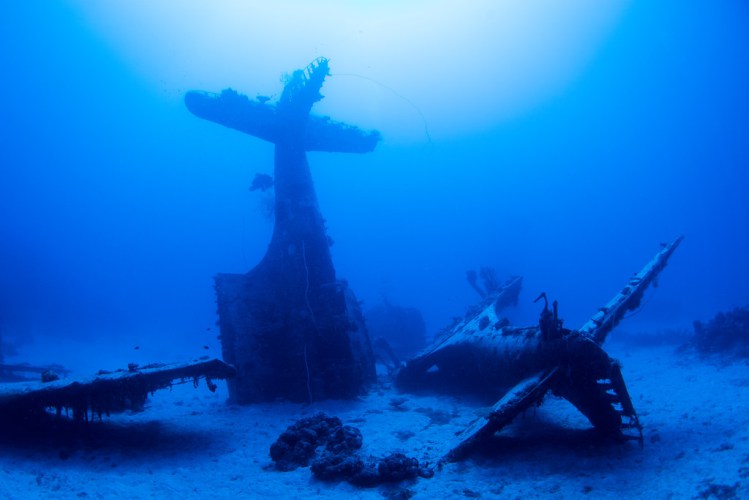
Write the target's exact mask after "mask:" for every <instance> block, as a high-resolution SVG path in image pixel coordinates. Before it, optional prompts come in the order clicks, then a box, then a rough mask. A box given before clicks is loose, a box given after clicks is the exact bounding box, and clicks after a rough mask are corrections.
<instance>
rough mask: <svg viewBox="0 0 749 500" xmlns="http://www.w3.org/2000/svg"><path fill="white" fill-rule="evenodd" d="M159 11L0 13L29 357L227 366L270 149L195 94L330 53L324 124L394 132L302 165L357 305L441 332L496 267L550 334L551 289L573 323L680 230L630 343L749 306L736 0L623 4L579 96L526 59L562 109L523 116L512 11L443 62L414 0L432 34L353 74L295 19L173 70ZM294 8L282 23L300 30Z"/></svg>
mask: <svg viewBox="0 0 749 500" xmlns="http://www.w3.org/2000/svg"><path fill="white" fill-rule="evenodd" d="M582 3H585V2H581V4H582ZM101 5H106V6H107V8H110V9H112V11H113V12H114V13H112V12H110V13H108V14H107V13H104V14H102V12H99V11H101V10H102V9H104V8H103V7H101ZM154 5H159V8H158V9H157V8H156V7H153V8H154V11H155V10H159V13H160V15H163V10H164V9H167V10H169V9H171V10H172V11H173V16H174V25H172V24H170V23H164V24H162V25H160V27H159V36H158V37H156V36H154V35H153V33H150V34H149V33H148V32H147V30H148V29H149V27H150V28H152V24H153V23H152V22H150V21H148V18H149V16H152V15H153V16H156V14H157V13H156V12H149V10H148V5H147V3H146V7H145V8H144V9H145V10H143V12H142V13H141V15H142V18H141V19H138V18H137V17H133V16H132V15H131V16H130V17H125V16H123V17H122V20H121V23H120V24H118V23H117V19H118V17H117V15H116V9H117V3H116V2H109V3H106V2H104V3H100V4H99V7H96V8H95V7H91V6H90V5H87V4H86V2H65V1H62V0H60V1H57V0H55V1H50V2H44V3H42V2H24V3H20V2H16V3H7V4H4V5H3V6H2V7H0V13H1V16H0V19H2V20H1V21H0V23H1V26H2V29H0V67H2V76H1V77H0V93H1V94H2V96H3V105H2V107H0V110H1V111H0V116H1V117H2V121H1V122H0V123H1V125H0V126H1V127H2V133H1V134H0V155H1V156H2V167H1V168H0V329H1V330H2V335H3V337H4V339H5V341H6V342H10V343H14V344H17V345H19V346H20V347H19V349H20V350H21V357H22V354H23V349H35V350H40V349H41V350H44V349H51V350H52V351H53V350H54V349H55V348H56V347H55V346H51V347H50V346H48V345H39V342H37V343H36V344H34V339H35V338H41V337H45V338H46V337H50V336H51V337H54V338H55V339H57V340H59V342H60V343H64V342H65V340H66V339H87V338H97V339H102V338H103V339H110V338H111V339H130V338H132V339H134V340H133V343H139V344H140V343H142V342H144V341H145V342H148V339H149V338H150V339H154V338H158V339H159V340H162V341H163V340H166V341H169V342H171V343H173V345H174V346H175V350H179V351H181V350H182V349H185V350H188V351H189V350H191V349H193V347H194V348H195V349H198V348H200V347H202V346H203V345H206V344H208V345H210V346H212V347H214V348H216V346H217V341H216V334H217V328H216V326H215V321H216V315H215V298H214V291H213V282H212V279H213V276H214V275H215V274H216V273H218V272H245V271H248V270H249V269H251V268H252V267H253V266H254V265H255V264H256V263H257V262H258V261H259V259H260V258H261V257H262V255H263V253H264V251H265V248H266V246H267V244H268V241H269V239H270V232H271V229H272V220H270V219H269V218H268V217H267V214H266V210H265V207H266V206H267V203H268V200H267V199H265V198H264V196H265V195H261V194H259V193H257V192H250V191H249V189H248V188H249V186H250V184H251V181H252V178H253V176H254V174H255V173H256V172H264V173H270V172H271V171H272V163H273V146H272V145H271V144H268V143H264V142H262V141H260V140H258V139H255V138H251V137H247V136H243V135H242V134H240V133H238V132H235V131H232V130H228V129H224V128H222V127H220V126H218V125H215V124H211V123H208V122H205V121H202V120H199V119H198V118H196V117H194V116H192V115H191V114H190V113H189V112H188V111H187V110H186V108H185V106H184V104H183V102H182V96H183V95H184V93H185V92H186V91H187V90H190V89H200V90H209V91H219V90H221V89H223V88H225V87H234V88H238V89H240V90H241V91H242V92H245V93H247V94H248V95H250V96H254V95H255V93H258V94H263V95H266V94H267V95H272V94H273V93H278V92H280V90H281V86H282V84H281V83H280V82H279V77H280V76H281V74H282V73H284V72H290V71H292V70H294V69H297V68H301V67H304V66H305V65H306V64H307V63H308V62H309V61H310V60H311V59H312V58H314V57H317V56H326V57H328V58H330V60H331V72H332V75H331V76H330V77H329V78H328V82H327V83H326V86H325V87H324V88H323V93H324V94H326V95H327V97H326V99H325V100H324V101H323V102H322V103H320V105H319V108H320V111H321V112H322V113H325V114H330V115H331V116H332V117H333V118H339V119H343V120H347V121H349V120H353V121H352V124H353V125H360V126H362V127H368V128H376V129H379V130H381V131H382V133H383V142H382V144H380V145H379V146H378V148H377V149H376V150H375V152H374V153H371V154H367V155H344V154H331V153H310V154H309V161H310V164H311V166H312V172H313V176H314V179H315V185H316V188H317V192H318V198H319V203H320V207H321V210H322V212H323V214H324V216H325V217H326V219H327V224H328V228H329V233H330V236H331V237H332V238H333V239H334V240H335V245H334V246H333V247H332V251H333V258H334V261H335V264H336V267H337V272H338V275H339V276H340V277H342V278H346V279H348V281H349V283H350V285H351V287H352V288H353V290H354V291H355V292H356V293H357V295H358V296H359V298H360V299H362V300H364V303H365V307H366V305H375V304H377V303H379V302H380V301H381V300H383V298H386V299H387V300H389V301H391V302H393V303H397V304H402V305H404V306H410V307H416V308H418V309H419V310H420V311H421V312H422V314H423V315H424V317H425V319H426V323H427V329H428V331H429V333H430V334H431V333H434V332H436V331H437V330H438V329H439V328H441V327H442V326H444V325H445V324H447V323H449V321H450V319H451V318H452V317H454V316H460V315H462V314H463V313H464V312H465V310H466V308H467V307H468V306H470V305H471V304H472V303H473V302H475V301H476V299H477V296H476V295H475V293H474V292H473V291H472V290H471V288H470V287H469V286H468V285H467V283H466V281H465V272H466V270H468V269H475V268H478V267H480V266H485V265H488V266H493V267H494V268H496V269H497V271H498V273H499V274H500V275H501V276H505V275H506V276H509V275H512V274H520V275H523V276H524V277H525V285H524V286H525V289H524V293H523V295H522V296H521V303H520V305H519V307H518V308H517V309H516V310H515V311H512V312H510V313H509V314H510V315H511V319H512V320H513V321H514V322H517V323H519V324H523V323H526V324H531V323H533V322H535V320H536V317H537V314H538V307H537V305H534V304H533V303H532V300H533V299H534V298H535V297H536V296H537V295H538V293H540V292H541V291H545V292H547V294H549V296H550V297H553V298H555V299H557V300H559V303H560V314H561V316H562V317H564V318H565V319H566V324H567V325H568V326H570V327H574V326H578V325H580V324H582V323H583V322H584V321H585V320H586V319H587V318H588V317H589V316H590V315H591V314H593V313H594V312H595V311H596V309H597V307H598V306H599V305H601V304H603V303H605V301H607V300H608V299H609V298H610V297H611V296H613V295H614V294H615V293H616V292H617V291H618V290H619V289H620V287H621V286H622V285H623V284H624V283H625V282H626V279H627V278H628V277H629V276H630V275H631V274H632V273H634V272H636V271H637V270H639V269H640V267H641V266H642V265H644V264H645V263H646V262H647V261H648V260H649V259H650V258H651V257H652V255H654V253H655V252H656V251H657V250H658V245H659V243H660V242H662V241H668V240H671V239H673V238H675V237H677V236H678V235H682V234H683V235H685V236H686V239H685V241H684V243H683V244H682V247H681V248H680V249H679V250H678V252H677V254H676V255H675V256H674V258H673V259H672V262H671V264H670V265H669V268H668V269H667V270H666V271H665V272H664V274H663V275H662V277H661V286H660V287H659V288H658V289H657V291H656V292H655V293H653V294H652V295H650V296H649V298H648V300H647V302H646V303H645V304H644V307H643V309H642V311H641V312H640V313H638V315H637V316H636V317H634V318H632V319H631V320H630V322H628V323H626V325H623V326H622V327H621V328H622V329H625V328H629V329H641V330H647V331H652V332H657V331H660V330H663V329H674V328H676V329H678V328H686V329H688V328H690V325H691V322H692V321H693V320H695V319H703V320H704V319H709V318H710V317H712V316H713V315H714V314H715V313H716V312H718V311H721V310H728V309H730V308H732V307H734V306H738V305H744V304H746V303H748V302H749V285H747V282H748V278H749V259H747V257H746V256H747V255H749V224H748V222H749V198H747V191H749V174H747V166H748V165H749V141H747V130H749V94H748V93H747V91H746V89H747V88H749V8H748V7H747V6H746V5H745V4H744V2H741V1H732V0H725V1H722V2H718V3H715V2H712V3H711V2H689V3H688V4H684V3H683V2H676V1H667V2H657V3H656V2H647V1H644V0H632V1H629V2H620V3H619V4H617V5H618V10H617V12H616V13H615V14H612V16H613V17H612V18H611V19H609V20H608V21H607V23H608V24H606V28H605V29H604V28H601V29H600V33H599V34H598V35H597V36H595V37H591V38H590V40H592V41H591V42H590V43H588V44H583V46H582V49H580V48H579V47H578V50H583V51H584V55H583V56H576V57H577V59H576V61H577V62H576V63H575V64H571V65H570V66H569V67H570V68H572V69H569V68H568V69H567V70H566V71H567V73H566V76H564V78H561V80H560V81H561V83H556V84H555V85H553V86H550V87H548V88H547V87H544V85H545V84H546V83H548V82H545V81H544V80H543V78H551V77H549V76H546V73H544V72H542V71H540V70H541V69H549V68H550V69H549V70H550V71H551V69H553V68H555V67H557V66H560V65H562V66H563V65H564V61H563V60H561V59H557V58H554V59H551V58H549V59H544V58H540V57H538V55H537V53H531V54H530V55H528V56H527V60H524V61H523V65H519V66H517V67H518V68H520V67H523V68H524V67H525V65H528V66H530V67H532V68H538V70H539V71H538V75H540V76H538V78H539V79H540V80H539V81H535V80H531V79H528V80H527V81H525V80H523V81H521V83H520V84H519V85H520V88H522V89H530V88H535V87H540V88H544V89H545V90H543V91H539V95H538V96H536V97H535V98H528V97H527V96H525V95H523V96H522V100H523V104H522V105H521V104H517V106H516V107H513V105H512V104H513V103H514V102H515V98H514V96H513V95H512V92H515V91H517V89H515V90H513V91H510V90H506V84H507V82H512V81H513V80H514V79H515V78H517V77H518V74H517V73H512V72H507V73H502V72H501V71H498V70H497V69H496V67H495V65H496V64H497V60H495V59H494V58H493V56H492V54H493V49H492V43H495V42H496V43H499V38H501V36H500V35H501V34H502V33H503V32H504V31H508V30H509V29H510V27H509V26H507V25H504V24H503V23H502V20H503V13H502V12H501V9H500V8H499V7H497V8H496V9H494V10H488V11H487V15H486V16H483V15H475V16H470V15H467V16H466V19H469V20H475V19H478V18H482V19H483V18H486V22H487V23H489V25H488V26H485V25H483V24H482V25H481V26H478V25H477V26H471V25H468V26H466V27H465V31H464V32H463V37H462V38H460V39H461V40H463V39H464V38H465V37H467V38H469V39H470V37H471V36H475V37H477V38H478V37H483V38H481V40H478V41H476V43H475V44H468V46H470V47H474V48H475V49H476V51H477V52H474V53H468V52H461V51H458V50H456V51H454V52H449V53H445V54H442V53H430V47H434V50H435V52H436V51H437V50H442V48H444V47H445V46H446V44H447V46H449V44H450V43H453V42H449V41H448V42H446V43H442V44H437V43H436V42H435V43H432V44H431V45H430V43H426V42H425V41H424V36H426V35H430V36H432V37H433V40H440V36H441V35H440V32H438V31H437V28H436V27H435V32H432V31H430V25H429V24H428V23H429V22H432V21H433V19H432V16H431V15H430V6H429V5H427V4H426V3H420V4H419V3H416V8H419V9H423V14H424V16H423V18H424V22H425V24H424V25H423V26H413V27H412V28H413V30H414V33H413V34H411V35H410V34H409V33H407V32H406V33H403V32H399V34H398V36H400V37H402V39H401V40H400V41H396V42H392V40H372V41H371V42H370V43H372V44H376V45H377V46H378V48H379V50H378V51H371V52H365V53H363V54H362V59H363V58H365V57H367V56H370V57H371V58H370V59H369V60H362V61H359V60H356V59H355V58H351V57H350V55H349V54H348V53H345V50H344V49H346V48H347V47H345V46H344V42H343V41H342V42H341V43H340V44H336V43H335V40H336V39H335V38H332V40H333V42H331V41H329V40H328V41H326V42H325V43H322V42H320V43H318V42H317V41H315V40H303V41H299V40H298V39H297V38H296V37H295V36H294V30H295V29H302V28H301V26H303V25H304V23H299V22H289V23H288V24H287V25H286V24H284V23H283V22H281V21H278V23H279V24H278V26H281V27H282V28H283V29H285V30H288V33H287V34H286V36H284V37H282V38H281V39H282V40H285V42H284V43H285V44H286V45H285V46H279V45H277V44H276V45H272V44H268V45H266V46H243V45H241V44H237V46H236V47H234V50H235V53H234V57H223V56H222V55H221V54H211V53H207V54H206V53H201V52H199V51H195V50H194V47H193V48H191V49H184V48H183V49H180V48H179V46H180V44H187V43H188V40H189V38H190V33H189V30H187V31H185V29H184V26H185V25H186V24H185V23H184V22H182V23H180V22H179V21H178V18H179V15H180V8H179V7H178V6H175V5H172V6H169V4H168V2H163V3H156V4H154ZM249 5H252V3H249ZM346 5H347V6H348V7H350V3H346ZM477 5H481V6H482V8H487V7H486V4H484V3H477ZM502 5H504V4H502ZM367 6H368V8H373V7H372V6H371V5H369V4H367ZM588 7H590V5H588ZM284 8H290V7H278V9H279V10H278V12H276V14H277V17H278V19H281V20H283V19H284V18H285V17H287V18H290V19H291V18H293V15H292V14H293V13H292V12H291V11H284V10H283V9H284ZM380 8H381V9H387V8H395V7H394V6H393V5H392V4H391V3H386V4H383V5H382V6H381V7H380ZM471 8H472V7H471V6H467V7H465V9H466V10H467V11H469V12H468V13H469V14H470V11H471ZM590 8H591V9H592V10H595V7H590ZM92 9H93V10H97V12H94V13H91V12H90V11H91V10H92ZM131 14H132V13H131ZM378 15H381V16H383V17H384V18H388V17H389V16H388V14H387V12H385V13H383V12H380V11H378ZM96 16H104V17H105V18H106V19H107V21H106V22H104V21H101V22H99V23H98V24H97V22H95V20H96V19H99V18H97V17H96ZM107 16H108V17H107ZM390 17H392V18H393V19H395V18H396V14H395V13H394V14H393V15H392V16H390ZM167 19H169V18H168V17H167ZM315 21H317V22H322V20H321V19H309V20H308V22H309V23H311V24H314V22H315ZM458 21H459V20H457V19H456V21H455V22H456V23H458ZM393 22H395V21H393ZM107 23H109V24H107ZM341 26H343V27H345V30H344V29H343V28H341ZM177 27H180V29H179V30H178V29H177ZM398 27H399V28H400V27H401V26H400V25H398ZM370 28H371V27H370V26H368V25H362V26H357V25H356V24H355V23H349V24H346V19H345V18H343V19H341V20H340V24H339V25H336V26H333V25H332V24H331V26H330V30H335V29H341V30H342V31H346V30H349V31H350V32H352V33H354V35H352V36H354V37H356V36H358V35H356V33H357V32H359V33H364V34H363V35H361V36H362V37H364V36H365V35H366V32H367V30H368V29H370ZM170 29H174V33H173V34H171V33H170ZM357 29H359V31H357ZM108 30H109V31H111V32H116V35H117V36H116V37H115V36H114V35H112V33H110V32H109V31H108ZM220 32H221V29H220V27H219V28H218V30H217V33H220ZM346 32H347V33H348V31H346ZM123 33H124V34H123ZM456 33H457V32H451V35H452V36H456ZM109 35H112V36H111V37H110V36H109ZM217 36H218V35H217ZM394 36H395V35H394ZM494 37H497V39H496V40H495V38H494ZM123 39H124V40H130V41H131V42H132V43H131V44H130V45H127V44H126V43H123V42H122V40H123ZM277 40H278V36H277V35H274V42H277ZM341 40H344V41H345V38H341ZM427 40H429V39H427ZM457 40H458V39H457V38H456V41H455V42H454V43H457ZM156 41H160V42H161V45H156ZM593 41H594V42H595V43H593ZM361 43H362V44H364V45H366V43H365V42H361ZM170 44H174V47H172V46H171V45H170ZM125 46H127V47H128V49H125V48H123V47H125ZM479 49H480V50H479ZM521 49H522V50H524V49H523V47H522V46H521V45H518V50H521ZM191 50H192V51H191ZM388 50H390V51H392V52H388ZM503 50H505V52H507V53H509V54H512V51H509V52H508V51H507V49H506V48H505V49H503ZM404 52H405V53H406V54H409V53H410V54H411V55H410V56H409V57H404V56H403V53H404ZM154 54H156V55H154ZM372 54H374V55H375V56H376V57H374V56H372ZM377 57H379V59H377ZM517 57H519V58H522V57H524V56H523V54H519V55H518V56H517ZM555 57H561V56H559V55H558V54H557V56H555ZM391 59H394V60H397V61H401V62H402V61H403V60H406V61H407V62H408V64H407V65H403V64H399V65H393V67H390V66H389V64H388V63H389V61H390V60H391ZM217 60H218V61H219V62H217ZM220 61H226V63H225V64H226V65H227V67H226V68H224V67H222V66H221V64H220ZM483 61H485V62H483ZM228 66H231V68H229V67H228ZM368 68H369V69H368ZM383 68H384V69H383ZM507 68H509V69H512V68H513V66H512V65H509V66H507ZM534 71H535V69H534ZM404 73H407V74H408V79H403V78H402V75H403V74H404ZM528 74H531V75H533V74H535V73H534V72H533V71H529V73H528ZM236 75H242V77H243V78H245V79H242V80H241V81H238V80H239V79H240V78H239V77H238V76H236ZM244 75H246V76H244ZM352 75H354V76H352ZM162 78H163V79H162ZM234 78H237V79H234ZM528 78H530V77H528ZM445 82H451V83H450V85H447V84H446V83H445ZM254 85H256V86H257V87H253V86H254ZM495 88H496V90H494V89H495ZM336 92H339V94H338V95H340V96H345V97H346V100H343V101H336V100H335V99H336V95H337V94H336ZM503 92H504V94H503ZM508 92H509V95H505V94H507V93H508ZM517 100H518V101H519V100H521V96H520V94H518V97H517ZM498 102H499V103H500V104H497V103H498ZM502 103H505V104H502ZM507 103H509V104H507ZM503 106H504V107H503ZM352 108H353V109H352ZM357 109H362V110H363V111H362V113H361V114H357ZM504 109H508V110H509V111H503V110H504ZM474 115H475V116H474ZM357 118H360V119H361V121H360V122H359V121H357ZM389 132H391V133H390V135H388V133H389ZM29 343H30V344H29ZM113 345H120V344H119V343H117V344H115V343H113ZM24 346H26V347H24Z"/></svg>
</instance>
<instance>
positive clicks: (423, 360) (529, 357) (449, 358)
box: [396, 237, 682, 461]
mask: <svg viewBox="0 0 749 500" xmlns="http://www.w3.org/2000/svg"><path fill="white" fill-rule="evenodd" d="M681 240H682V238H681V237H680V238H678V239H676V240H675V241H673V242H671V243H669V244H665V245H663V248H662V249H661V250H660V251H659V252H658V254H657V255H656V256H655V257H654V258H653V260H651V261H650V262H649V263H648V264H647V265H646V266H645V267H644V268H643V269H642V270H641V271H640V272H639V273H637V274H636V275H635V276H633V277H632V278H630V280H629V282H628V283H627V285H626V286H625V287H624V288H623V289H622V290H621V291H620V292H619V293H618V294H617V295H616V296H615V297H614V298H613V299H612V300H611V301H610V302H609V303H608V304H606V306H604V307H601V308H600V309H599V310H598V311H597V312H596V313H595V314H594V315H593V316H592V317H591V318H590V320H588V322H586V323H585V324H584V325H583V326H582V327H581V328H580V329H578V330H570V329H567V328H564V327H563V326H562V320H561V319H559V316H558V308H557V303H556V301H555V302H554V303H553V305H552V307H551V309H550V308H549V306H548V302H547V299H546V295H545V294H542V295H541V296H540V297H539V298H538V299H536V300H540V299H543V300H544V303H545V305H544V309H543V311H542V312H541V317H540V319H539V323H538V325H536V326H530V327H513V326H509V325H508V324H507V322H506V320H501V319H500V317H499V316H498V312H499V311H500V310H501V309H502V308H503V307H504V306H506V305H508V304H510V303H512V302H513V301H515V300H516V297H517V293H518V291H519V289H520V278H517V277H515V278H511V279H510V280H508V281H507V282H506V283H505V284H504V285H503V286H501V287H500V288H499V289H498V290H497V291H495V292H494V293H492V294H491V295H488V296H487V297H486V299H485V300H484V302H482V304H480V306H479V307H477V308H476V309H474V310H473V312H469V313H468V314H467V315H466V317H465V318H464V319H462V320H460V321H459V322H458V323H457V324H455V325H454V326H452V327H450V328H448V329H447V330H446V332H445V334H444V335H441V336H440V337H439V338H438V340H437V341H436V342H435V343H434V345H432V346H430V347H429V348H427V349H426V350H425V351H423V352H422V353H421V354H420V355H418V356H416V357H415V358H413V359H411V360H410V361H408V362H407V363H406V364H405V365H404V366H402V367H401V369H400V370H399V372H398V373H397V375H396V383H397V385H398V386H399V387H400V388H401V389H404V390H421V389H441V390H451V389H452V390H454V391H461V392H464V393H465V392H474V393H480V394H484V395H486V394H494V395H497V394H502V393H503V392H504V396H503V397H502V398H501V399H500V400H499V401H498V402H497V403H496V404H495V405H494V407H493V408H492V410H491V412H490V413H489V414H488V415H487V416H485V417H481V418H479V419H477V420H475V421H474V422H473V423H472V424H471V425H470V426H469V427H468V428H467V429H465V430H464V431H462V432H460V433H458V434H457V435H456V437H455V440H454V441H453V442H451V443H449V444H448V446H447V449H448V451H447V453H446V454H445V456H444V457H443V458H442V460H443V461H456V460H460V459H461V458H463V457H465V456H466V455H467V454H468V453H469V452H470V451H471V450H472V449H473V448H474V447H475V446H476V445H478V444H479V443H481V442H482V441H484V440H486V439H488V438H490V437H491V436H492V435H494V434H495V433H496V432H499V431H500V430H502V428H503V427H505V426H506V425H508V424H509V423H510V422H511V421H512V420H513V419H514V418H515V417H516V416H517V415H518V414H520V413H522V412H523V411H525V410H527V409H529V408H531V407H533V406H538V405H540V404H541V402H542V401H543V398H544V396H545V395H546V394H547V393H549V392H552V393H553V394H555V395H557V396H561V397H563V398H565V399H567V400H568V401H569V402H570V403H572V404H573V405H574V406H575V407H576V408H577V409H578V410H580V412H581V413H582V414H583V415H585V417H587V418H588V420H590V422H591V423H592V424H593V426H594V427H595V428H596V429H598V430H599V431H601V432H602V433H603V434H604V435H607V436H611V437H613V438H615V439H617V440H622V441H624V440H629V439H634V440H638V441H639V442H640V443H642V427H641V425H640V421H639V419H638V418H637V413H636V412H635V409H634V406H633V405H632V401H631V400H630V397H629V393H628V392H627V387H626V385H625V383H624V379H623V377H622V373H621V368H620V366H619V363H618V362H617V361H616V360H614V359H612V358H610V357H609V355H608V354H606V352H605V351H604V350H603V348H602V347H601V346H602V344H603V342H604V341H605V340H606V336H607V335H608V333H609V332H611V330H613V329H614V327H616V325H617V324H618V323H619V321H621V319H622V318H623V316H624V314H625V313H626V312H627V311H631V310H634V309H636V308H637V307H639V305H640V301H641V299H642V296H643V294H644V292H645V290H646V289H647V287H648V286H649V285H650V284H651V283H653V284H654V286H655V283H656V278H657V276H658V274H659V273H660V272H661V271H662V270H663V268H664V267H665V266H666V263H667V262H668V259H669V257H670V256H671V254H672V253H673V252H674V250H675V249H676V247H677V246H678V245H679V243H680V242H681ZM508 389H509V390H508Z"/></svg>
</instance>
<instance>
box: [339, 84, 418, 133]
mask: <svg viewBox="0 0 749 500" xmlns="http://www.w3.org/2000/svg"><path fill="white" fill-rule="evenodd" d="M330 76H351V77H354V78H361V79H362V80H367V81H370V82H372V83H374V84H375V85H379V86H380V87H382V88H384V89H387V90H388V91H390V92H391V93H392V94H393V95H394V96H396V97H398V98H399V99H402V100H404V101H405V102H406V103H407V104H408V105H409V106H411V107H412V108H413V109H414V110H416V112H417V113H418V114H419V117H420V118H421V122H422V123H423V124H424V134H425V135H426V136H427V141H428V143H429V144H432V136H431V135H430V134H429V126H428V125H427V119H426V117H425V116H424V113H422V112H421V109H419V107H418V106H417V105H416V104H414V103H413V102H412V101H411V100H410V99H409V98H407V97H405V96H404V95H402V94H399V93H398V92H397V91H396V90H395V89H394V88H392V87H389V86H387V85H385V84H384V83H382V82H378V81H377V80H375V79H374V78H370V77H368V76H363V75H359V74H356V73H332V74H331V75H330Z"/></svg>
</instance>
